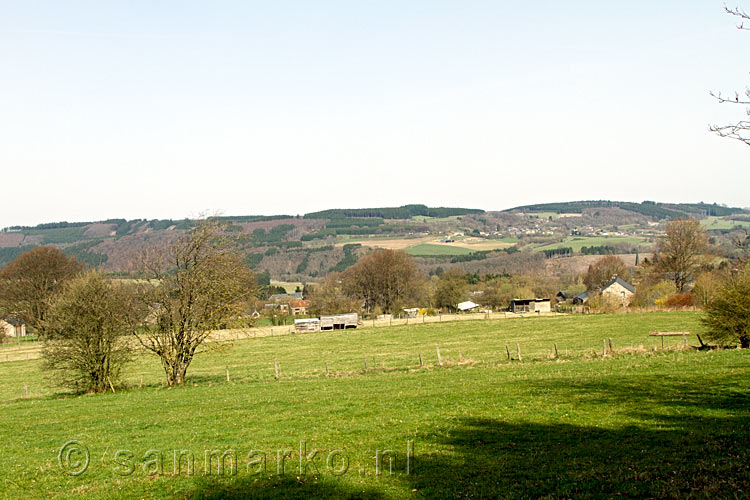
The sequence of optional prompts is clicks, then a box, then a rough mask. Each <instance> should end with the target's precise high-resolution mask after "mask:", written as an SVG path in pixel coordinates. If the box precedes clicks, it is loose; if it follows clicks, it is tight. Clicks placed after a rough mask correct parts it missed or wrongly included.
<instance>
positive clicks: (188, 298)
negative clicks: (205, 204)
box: [136, 219, 256, 385]
mask: <svg viewBox="0 0 750 500" xmlns="http://www.w3.org/2000/svg"><path fill="white" fill-rule="evenodd" d="M222 230H223V226H222V225H221V224H220V223H219V222H217V221H215V220H212V219H208V220H205V221H202V222H201V223H199V224H197V225H196V227H195V228H193V229H192V230H191V231H189V232H188V233H186V234H185V235H183V236H182V237H180V238H179V239H178V240H177V241H175V242H174V243H173V244H172V245H171V247H170V249H169V252H168V255H167V258H166V262H165V261H164V260H165V259H161V258H159V256H158V255H157V256H154V257H155V258H146V259H145V260H144V267H145V268H146V270H147V271H148V272H149V273H150V275H151V276H152V277H153V278H154V279H155V280H157V281H158V285H157V286H153V287H150V288H149V287H146V290H145V292H144V297H145V299H146V301H147V303H148V305H149V306H150V307H151V309H152V314H151V315H150V318H149V321H147V322H146V323H145V324H144V325H143V328H142V329H141V330H140V331H138V332H136V337H137V338H138V340H139V341H140V343H141V344H142V345H143V347H145V348H146V349H148V350H149V351H151V352H153V353H155V354H156V355H157V356H159V358H160V359H161V363H162V367H163V368H164V372H165V373H166V376H167V383H168V384H169V385H179V384H182V383H183V382H184V381H185V373H186V372H187V369H188V366H190V363H191V362H192V360H193V356H195V354H196V350H197V349H198V347H199V346H200V345H201V344H202V343H203V341H204V340H206V338H207V337H208V336H209V335H210V333H211V331H212V330H215V329H219V328H222V327H224V326H225V325H226V323H227V321H229V320H231V319H233V318H237V317H241V316H243V315H244V314H246V312H247V311H246V309H247V304H248V302H249V300H250V299H251V298H252V297H253V296H254V294H255V291H256V285H255V277H254V276H253V273H252V271H251V270H250V269H249V268H248V267H247V266H246V265H245V264H244V263H243V261H242V259H241V258H240V256H239V255H237V254H236V253H234V251H233V250H232V249H231V245H230V240H229V239H228V238H227V237H226V236H224V234H223V232H222Z"/></svg>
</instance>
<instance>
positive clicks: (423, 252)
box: [405, 243, 473, 257]
mask: <svg viewBox="0 0 750 500" xmlns="http://www.w3.org/2000/svg"><path fill="white" fill-rule="evenodd" d="M405 252H406V253H408V254H409V255H413V256H420V257H433V256H436V255H437V256H443V255H444V256H453V255H469V254H470V253H472V252H473V250H471V249H469V248H465V247H458V246H453V245H445V244H443V245H435V244H432V243H421V244H419V245H414V246H413V247H409V248H407V249H406V250H405Z"/></svg>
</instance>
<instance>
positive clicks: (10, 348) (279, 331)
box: [0, 312, 564, 363]
mask: <svg viewBox="0 0 750 500" xmlns="http://www.w3.org/2000/svg"><path fill="white" fill-rule="evenodd" d="M562 315H564V314H562V313H556V312H548V313H547V312H545V313H541V312H537V313H531V312H527V313H511V312H482V313H462V314H438V315H434V316H427V315H418V316H415V317H404V316H397V317H391V318H385V319H360V321H359V324H358V326H357V327H358V328H360V329H367V328H388V327H393V326H404V325H421V324H428V323H430V324H434V323H445V322H451V321H453V322H455V321H479V320H497V319H508V318H529V317H540V316H543V317H550V316H562ZM309 333H321V332H296V331H295V328H294V325H281V326H261V327H252V328H236V329H228V330H217V331H214V332H212V333H211V335H210V336H209V337H208V338H207V340H206V341H207V342H228V341H233V340H246V339H253V338H265V337H280V336H284V335H294V334H297V335H304V334H309ZM322 333H325V332H322ZM42 344H43V343H42V342H40V341H38V340H24V341H22V342H21V341H19V342H17V343H16V342H14V341H11V342H8V343H5V344H2V345H0V363H4V362H10V361H25V360H32V359H39V358H41V356H42Z"/></svg>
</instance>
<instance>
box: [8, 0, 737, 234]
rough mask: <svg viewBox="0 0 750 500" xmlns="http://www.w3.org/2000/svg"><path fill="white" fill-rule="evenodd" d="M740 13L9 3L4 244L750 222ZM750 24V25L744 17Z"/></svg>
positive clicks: (695, 4)
mask: <svg viewBox="0 0 750 500" xmlns="http://www.w3.org/2000/svg"><path fill="white" fill-rule="evenodd" d="M722 6H723V3H722V2H721V1H714V0H703V1H684V0H683V1H679V2H678V1H660V2H654V1H631V2H593V1H589V2H584V1H571V2H551V1H546V2H545V1H539V2H524V3H522V2H501V1H495V2H490V1H470V0H469V1H450V2H449V1H434V0H433V1H412V2H407V1H399V2H395V1H377V2H376V1H369V2H365V1H359V2H355V1H349V2H344V1H339V2H333V1H319V2H309V1H304V2H303V1H298V2H290V1H286V2H285V1H278V2H250V1H236V2H231V1H216V2H187V1H148V2H146V1H127V2H125V1H120V2H114V1H88V2H84V1H63V0H55V1H24V2H17V1H14V2H4V1H0V13H1V15H0V165H1V166H2V183H3V185H4V187H5V189H4V190H3V192H4V193H5V194H6V196H4V199H5V203H4V204H3V208H2V209H1V210H0V226H8V225H14V224H36V223H39V222H49V221H58V220H69V221H74V220H93V219H106V218H110V217H125V218H182V217H185V216H194V215H197V214H199V213H201V212H205V211H210V212H215V211H221V212H223V213H225V214H227V215H241V214H278V213H290V214H297V213H305V212H309V211H313V210H318V209H323V208H332V207H366V206H384V205H387V206H392V205H402V204H406V203H426V204H428V205H450V206H470V207H478V208H484V209H486V210H494V209H504V208H509V207H511V206H515V205H520V204H527V203H536V202H552V201H564V200H575V199H605V198H608V199H616V200H631V201H642V200H646V199H648V200H659V201H675V202H676V201H706V202H714V201H716V202H719V203H728V204H732V205H740V206H749V205H750V195H748V191H749V189H748V186H750V168H748V167H750V148H748V147H747V146H744V145H742V144H740V143H736V142H733V141H731V140H728V139H720V138H718V137H715V136H713V135H712V134H711V133H710V132H708V130H707V128H708V124H709V123H724V122H729V121H737V120H740V119H742V118H743V117H744V116H745V115H744V110H743V109H741V108H737V107H731V106H728V105H724V106H720V105H718V104H717V103H715V102H714V101H713V100H712V98H711V97H709V95H708V91H709V90H722V91H725V92H729V91H733V90H735V89H739V90H741V89H743V88H744V87H745V86H746V85H747V84H748V83H750V76H748V72H750V58H748V57H747V56H748V54H750V51H749V50H748V49H750V33H748V32H740V31H738V30H736V29H735V28H734V25H735V21H734V20H733V19H732V18H731V17H730V16H728V15H726V14H724V13H723V11H722ZM747 7H749V8H750V6H747Z"/></svg>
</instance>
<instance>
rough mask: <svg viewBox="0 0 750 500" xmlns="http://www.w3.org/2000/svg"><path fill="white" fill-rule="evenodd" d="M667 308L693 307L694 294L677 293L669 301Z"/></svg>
mask: <svg viewBox="0 0 750 500" xmlns="http://www.w3.org/2000/svg"><path fill="white" fill-rule="evenodd" d="M666 304H667V307H691V306H692V305H693V294H692V293H689V292H688V293H676V294H674V295H672V296H671V297H669V298H668V299H667V302H666Z"/></svg>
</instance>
